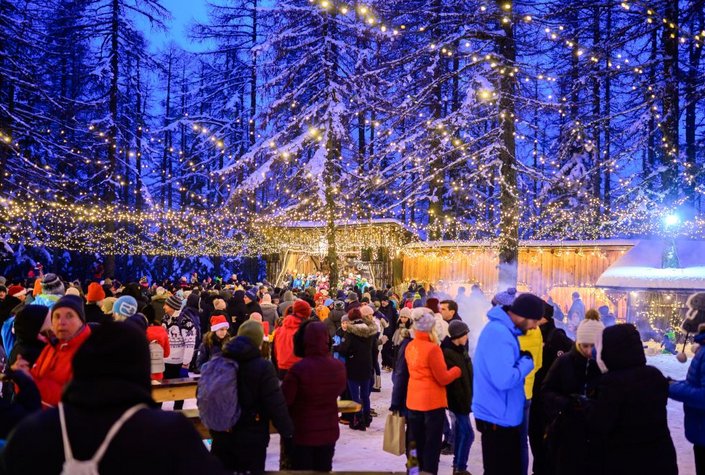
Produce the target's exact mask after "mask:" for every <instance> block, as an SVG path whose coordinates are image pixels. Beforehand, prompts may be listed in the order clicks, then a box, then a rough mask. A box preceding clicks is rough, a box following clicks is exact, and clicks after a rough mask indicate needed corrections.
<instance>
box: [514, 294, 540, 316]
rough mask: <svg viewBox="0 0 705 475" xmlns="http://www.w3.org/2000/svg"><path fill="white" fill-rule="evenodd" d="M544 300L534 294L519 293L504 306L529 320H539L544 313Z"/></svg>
mask: <svg viewBox="0 0 705 475" xmlns="http://www.w3.org/2000/svg"><path fill="white" fill-rule="evenodd" d="M544 303H545V302H544V301H543V300H542V299H541V297H538V296H536V295H534V294H521V295H519V296H518V297H517V298H515V299H514V302H512V304H511V305H507V306H505V307H504V309H505V310H510V311H511V312H513V313H516V314H517V315H519V316H520V317H524V318H528V319H529V320H541V317H543V315H544Z"/></svg>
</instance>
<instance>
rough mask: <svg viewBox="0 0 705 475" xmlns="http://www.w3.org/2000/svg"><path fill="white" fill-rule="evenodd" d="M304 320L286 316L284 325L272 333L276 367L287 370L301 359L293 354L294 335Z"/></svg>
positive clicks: (294, 316)
mask: <svg viewBox="0 0 705 475" xmlns="http://www.w3.org/2000/svg"><path fill="white" fill-rule="evenodd" d="M303 321H304V319H303V318H300V317H297V316H296V315H287V316H286V318H284V323H282V326H281V327H279V328H278V329H277V331H276V332H275V333H274V352H275V355H276V357H277V367H278V368H279V369H286V370H288V369H289V368H291V367H292V366H294V363H298V362H299V361H301V358H299V357H298V356H296V355H295V354H294V334H295V333H296V332H297V330H298V329H299V326H301V322H303Z"/></svg>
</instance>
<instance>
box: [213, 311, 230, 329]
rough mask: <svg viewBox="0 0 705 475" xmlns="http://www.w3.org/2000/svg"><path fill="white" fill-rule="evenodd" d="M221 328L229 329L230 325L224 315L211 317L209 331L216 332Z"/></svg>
mask: <svg viewBox="0 0 705 475" xmlns="http://www.w3.org/2000/svg"><path fill="white" fill-rule="evenodd" d="M221 328H230V324H229V323H228V321H227V320H226V319H225V316H224V315H213V316H212V317H211V331H212V332H216V331H218V330H220V329H221Z"/></svg>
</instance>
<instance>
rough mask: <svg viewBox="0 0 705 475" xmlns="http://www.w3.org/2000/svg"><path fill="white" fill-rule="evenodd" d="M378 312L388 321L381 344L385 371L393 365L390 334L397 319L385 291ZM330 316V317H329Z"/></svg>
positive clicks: (397, 316)
mask: <svg viewBox="0 0 705 475" xmlns="http://www.w3.org/2000/svg"><path fill="white" fill-rule="evenodd" d="M379 312H380V313H381V314H382V315H384V318H385V319H386V320H387V322H389V326H387V328H385V329H384V332H383V333H384V335H385V336H386V337H387V341H386V342H385V343H384V345H382V367H383V368H384V369H386V370H387V371H391V369H392V367H393V366H394V361H393V359H394V351H393V350H392V336H394V332H395V331H397V320H398V319H399V312H397V309H396V308H394V305H392V304H391V303H390V302H389V297H387V295H386V293H383V294H382V296H381V298H380V307H379ZM329 318H330V317H329Z"/></svg>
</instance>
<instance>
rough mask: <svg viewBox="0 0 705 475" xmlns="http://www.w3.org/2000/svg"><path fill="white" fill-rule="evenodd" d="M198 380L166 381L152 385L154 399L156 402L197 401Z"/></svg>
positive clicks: (179, 379)
mask: <svg viewBox="0 0 705 475" xmlns="http://www.w3.org/2000/svg"><path fill="white" fill-rule="evenodd" d="M197 388H198V378H178V379H165V380H163V381H162V383H161V384H153V385H152V398H154V400H155V401H156V402H165V401H181V400H184V399H195V398H196V389H197Z"/></svg>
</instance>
